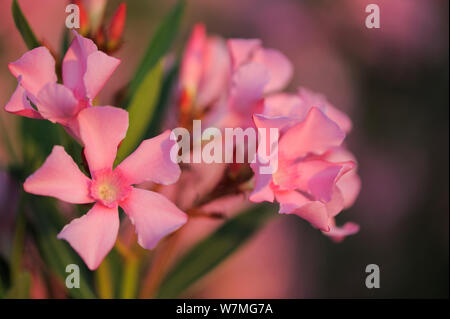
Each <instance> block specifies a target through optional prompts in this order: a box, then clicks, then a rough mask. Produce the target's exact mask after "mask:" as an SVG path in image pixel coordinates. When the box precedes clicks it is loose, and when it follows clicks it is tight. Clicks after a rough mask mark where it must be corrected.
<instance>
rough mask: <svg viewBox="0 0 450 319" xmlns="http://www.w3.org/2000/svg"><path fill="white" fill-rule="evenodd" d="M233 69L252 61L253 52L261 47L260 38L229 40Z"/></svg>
mask: <svg viewBox="0 0 450 319" xmlns="http://www.w3.org/2000/svg"><path fill="white" fill-rule="evenodd" d="M227 46H228V50H229V51H230V56H231V62H232V65H233V69H236V68H238V67H240V66H241V65H242V64H244V63H247V62H250V59H251V58H252V55H253V53H254V52H255V51H256V50H257V49H258V48H260V47H261V40H259V39H229V40H228V41H227Z"/></svg>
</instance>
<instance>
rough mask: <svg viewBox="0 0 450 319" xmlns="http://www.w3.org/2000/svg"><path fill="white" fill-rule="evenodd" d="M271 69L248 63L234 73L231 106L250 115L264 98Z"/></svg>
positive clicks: (238, 111) (242, 113)
mask: <svg viewBox="0 0 450 319" xmlns="http://www.w3.org/2000/svg"><path fill="white" fill-rule="evenodd" d="M269 80H270V77H269V71H268V70H267V69H266V68H265V67H264V66H263V65H261V64H258V63H248V64H246V65H244V66H242V67H240V68H239V69H238V70H237V71H236V72H235V74H234V75H233V84H232V89H231V94H230V102H229V103H230V107H231V109H232V110H233V111H235V112H237V113H239V114H241V115H245V116H248V117H250V116H251V115H252V114H253V113H255V111H254V108H255V105H257V103H258V101H260V100H261V99H262V93H263V90H264V87H265V86H266V84H267V83H268V82H269Z"/></svg>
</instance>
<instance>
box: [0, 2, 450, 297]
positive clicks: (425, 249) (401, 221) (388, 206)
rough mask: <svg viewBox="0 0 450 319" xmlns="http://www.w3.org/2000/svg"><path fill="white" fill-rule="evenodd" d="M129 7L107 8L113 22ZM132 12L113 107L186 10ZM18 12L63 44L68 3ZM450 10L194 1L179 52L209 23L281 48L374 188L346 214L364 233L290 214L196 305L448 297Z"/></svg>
mask: <svg viewBox="0 0 450 319" xmlns="http://www.w3.org/2000/svg"><path fill="white" fill-rule="evenodd" d="M119 2H120V1H112V0H110V1H109V5H108V8H107V14H108V13H109V14H110V13H111V12H112V10H114V9H115V8H116V6H117V4H118V3H119ZM125 2H127V4H128V16H127V24H126V29H125V43H124V46H123V47H122V49H121V50H120V51H119V52H118V53H117V56H118V57H120V58H121V59H122V64H121V66H120V67H119V68H118V70H117V71H116V73H115V74H114V75H113V77H112V79H111V82H110V83H108V85H107V86H106V87H105V89H104V90H103V91H102V94H101V96H100V100H101V101H102V102H103V103H108V102H109V101H111V99H112V92H114V91H115V90H116V89H118V88H120V87H122V86H123V85H124V84H125V83H126V81H127V80H128V79H129V77H130V75H131V74H132V72H133V71H134V69H135V67H136V64H137V63H138V62H139V59H140V56H141V55H142V54H143V52H144V50H145V48H146V44H147V41H148V39H149V37H150V36H151V35H152V34H153V32H154V28H155V26H156V25H157V24H158V23H159V22H160V21H161V19H162V17H163V16H164V14H165V13H166V12H167V11H168V9H169V8H170V7H172V5H173V4H174V3H175V1H172V0H148V1H144V0H140V1H136V0H135V1H125ZM20 3H21V6H22V8H23V11H24V13H25V15H26V16H27V18H28V20H29V21H30V24H31V25H32V27H33V29H34V30H35V32H36V33H37V35H38V37H39V38H40V39H45V40H46V41H47V42H48V43H49V44H50V45H51V46H53V47H54V48H56V49H57V48H59V41H60V39H61V36H62V31H63V27H64V20H65V16H66V14H65V12H64V8H65V5H66V2H65V1H62V0H40V1H34V0H21V1H20ZM369 3H376V4H378V5H379V6H380V9H381V28H380V29H367V28H366V27H365V23H364V21H365V18H366V16H367V13H366V12H365V7H366V5H367V4H369ZM10 5H11V1H9V0H2V1H1V2H0V105H4V104H5V103H6V102H7V100H8V99H9V96H10V95H11V93H12V92H13V90H14V88H15V85H16V83H15V79H14V78H13V76H11V75H10V73H9V72H8V69H7V63H8V62H11V61H14V60H16V59H17V58H19V57H20V56H21V55H22V54H23V53H24V52H25V51H26V48H25V45H24V44H23V43H22V40H21V38H20V36H19V33H18V32H17V30H16V29H15V27H14V24H13V22H12V18H11V14H10ZM448 11H449V8H448V1H446V0H226V1H212V0H189V1H188V6H187V14H186V16H185V18H184V20H183V27H182V32H181V33H180V35H179V37H178V40H177V43H176V47H175V48H174V49H175V51H176V50H181V49H182V48H183V45H184V43H185V40H186V38H187V36H188V34H189V32H190V29H191V27H192V25H193V24H194V23H195V22H199V21H201V22H204V23H205V24H206V26H207V29H208V31H209V33H213V34H218V35H221V36H223V37H242V38H260V39H262V41H263V43H264V45H265V46H266V47H273V48H277V49H279V50H281V51H282V52H284V53H285V54H286V55H287V57H288V58H289V59H290V60H291V61H292V62H293V64H294V66H295V75H294V78H293V80H292V82H291V84H290V86H289V90H291V91H293V92H294V91H295V90H296V89H297V88H298V87H299V86H306V87H309V88H311V89H313V90H316V91H320V92H323V93H324V94H326V95H327V97H328V99H329V100H330V101H331V102H332V103H333V104H334V105H335V106H337V107H338V108H340V109H342V110H344V111H346V112H347V113H348V114H349V115H350V117H351V118H352V120H353V123H354V129H353V131H352V132H351V134H350V136H349V137H348V146H349V148H350V149H351V150H352V152H353V153H354V154H355V155H356V157H357V158H358V161H359V174H360V175H361V179H362V185H363V186H362V191H361V194H360V196H359V198H358V200H357V201H356V203H355V205H354V206H353V207H352V208H351V209H350V210H348V211H345V212H343V213H341V214H340V215H339V217H338V221H339V222H341V223H342V222H344V221H347V220H352V221H355V222H357V223H358V224H360V226H361V230H360V233H359V234H357V235H356V236H352V237H349V238H347V239H346V240H345V241H344V242H343V243H340V244H335V243H333V242H331V241H330V240H329V238H327V237H325V236H323V235H322V234H321V233H320V232H318V231H317V230H314V229H313V228H312V227H311V226H310V225H309V224H308V223H306V222H304V221H303V220H301V219H299V218H297V217H295V216H279V217H278V218H275V219H274V220H273V221H272V222H271V223H270V224H268V225H267V226H266V227H265V228H264V229H262V230H261V231H260V232H259V233H258V234H257V235H256V236H255V237H254V238H253V239H251V241H250V242H248V243H247V244H246V245H245V247H244V248H243V249H241V250H239V251H238V252H237V253H236V254H235V255H233V256H232V257H231V258H229V259H228V260H227V261H226V262H224V263H223V264H222V265H221V266H220V267H218V268H217V269H215V270H214V271H213V272H212V273H210V274H209V275H208V276H207V277H205V278H204V279H203V280H202V281H201V282H199V283H198V284H196V285H195V286H194V287H192V289H190V291H189V292H187V295H186V296H189V297H206V298H231V297H233V298H246V297H249V298H347V297H357V298H411V297H413V298H431V297H440V298H443V297H445V298H448V296H449V280H448V273H449V246H448V245H449V195H448V194H449V171H448V169H449V114H448V113H449V100H448V97H449V91H448V86H449V83H448V81H449V64H448V62H449V55H448V37H449V22H448ZM0 116H1V119H2V122H1V125H3V127H5V128H6V131H7V132H8V133H9V134H11V135H14V131H15V117H14V116H13V115H10V114H6V113H5V112H4V111H3V108H1V111H0ZM0 134H4V131H3V130H0ZM8 163H10V159H9V158H8V156H7V154H6V152H5V150H4V146H3V145H0V253H1V254H8V249H9V247H10V242H11V234H12V230H13V229H14V215H12V214H11V213H10V212H11V211H13V209H12V207H13V206H14V203H15V196H16V191H15V188H16V187H17V185H14V183H13V182H12V181H11V180H10V178H9V177H8V175H7V174H6V173H5V172H4V168H5V167H6V166H7V165H8ZM19 187H20V186H19ZM212 223H214V221H213V222H212ZM372 263H374V264H377V265H379V267H380V270H381V288H380V289H372V290H370V289H367V288H366V286H365V283H364V282H365V277H366V273H365V267H366V265H368V264H372ZM31 267H32V265H31Z"/></svg>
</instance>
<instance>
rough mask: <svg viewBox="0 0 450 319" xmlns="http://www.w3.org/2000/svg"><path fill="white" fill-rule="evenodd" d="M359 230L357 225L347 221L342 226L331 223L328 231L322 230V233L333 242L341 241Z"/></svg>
mask: <svg viewBox="0 0 450 319" xmlns="http://www.w3.org/2000/svg"><path fill="white" fill-rule="evenodd" d="M358 232H359V225H358V224H355V223H352V222H348V223H345V224H344V225H343V226H341V227H339V226H336V225H335V224H334V222H333V223H332V226H331V227H330V231H329V232H324V233H323V234H324V235H326V236H328V237H330V238H331V239H332V240H333V241H334V242H337V243H339V242H341V241H343V240H344V239H345V237H347V236H350V235H354V234H356V233H358Z"/></svg>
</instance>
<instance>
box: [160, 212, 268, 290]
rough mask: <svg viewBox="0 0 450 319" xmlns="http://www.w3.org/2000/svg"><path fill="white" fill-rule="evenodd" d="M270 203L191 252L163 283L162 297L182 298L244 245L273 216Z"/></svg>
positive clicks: (223, 228) (244, 215) (231, 223)
mask: <svg viewBox="0 0 450 319" xmlns="http://www.w3.org/2000/svg"><path fill="white" fill-rule="evenodd" d="M273 211H274V208H273V206H272V205H269V204H259V205H256V206H254V207H253V208H251V209H250V210H248V211H246V212H243V213H241V214H238V215H237V216H235V217H234V218H232V219H230V220H228V221H227V222H225V224H223V225H222V226H221V227H220V228H219V229H218V230H217V231H215V232H214V233H213V234H212V235H210V236H209V237H207V238H206V239H204V240H202V241H201V242H200V243H199V244H197V245H196V246H195V247H193V248H192V249H191V250H190V251H189V252H187V253H186V254H185V255H184V257H182V258H181V260H180V261H179V262H178V264H176V265H175V267H174V268H173V269H172V270H171V271H170V272H169V273H168V275H167V276H166V278H165V279H164V280H163V282H162V284H161V286H160V289H159V292H158V294H157V297H158V298H175V297H178V296H179V295H180V294H181V293H182V292H183V291H184V290H185V289H187V288H188V287H190V286H191V285H192V284H193V283H195V282H196V281H197V280H198V279H200V278H201V277H203V276H204V275H206V274H207V273H209V272H210V271H211V270H212V269H214V267H216V266H217V265H219V264H220V263H221V262H222V261H223V260H225V258H227V257H228V256H229V255H231V254H232V253H233V252H235V251H236V250H237V249H238V248H239V247H241V246H242V244H244V243H245V242H246V240H248V239H249V238H250V237H251V236H252V235H253V234H254V233H255V232H256V231H257V230H258V229H259V228H260V227H261V226H262V225H264V223H265V222H266V221H267V220H268V219H269V217H270V216H271V215H273Z"/></svg>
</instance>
